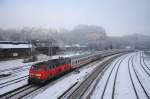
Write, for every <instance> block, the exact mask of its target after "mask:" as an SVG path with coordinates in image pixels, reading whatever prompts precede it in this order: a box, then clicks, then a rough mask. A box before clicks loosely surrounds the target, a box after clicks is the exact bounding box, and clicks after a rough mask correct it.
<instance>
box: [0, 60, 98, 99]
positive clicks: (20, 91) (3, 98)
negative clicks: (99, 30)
mask: <svg viewBox="0 0 150 99" xmlns="http://www.w3.org/2000/svg"><path fill="white" fill-rule="evenodd" d="M96 63H98V61H95V62H93V63H91V64H89V67H90V66H91V65H95V64H96ZM85 67H86V68H88V66H85ZM82 68H84V67H82ZM82 68H81V69H82ZM73 72H74V71H73ZM73 72H70V73H73ZM70 73H69V74H70ZM69 74H67V75H65V77H67V76H69ZM26 77H27V76H26ZM26 77H22V78H18V79H14V80H12V81H9V82H4V83H1V84H0V85H1V87H6V86H7V85H9V84H10V83H12V84H13V83H15V82H16V83H17V81H18V82H19V81H21V80H23V79H26ZM62 79H63V77H62ZM56 82H57V80H56V81H52V82H50V83H47V84H44V85H42V86H36V85H29V84H27V85H24V86H22V87H19V88H17V89H15V90H12V91H10V92H7V93H4V94H2V95H0V99H18V98H24V97H28V96H30V94H31V95H32V94H33V95H36V92H37V93H38V92H40V91H44V90H46V89H47V88H48V87H49V86H51V85H53V84H54V83H56ZM76 84H77V83H76ZM34 92H35V93H34Z"/></svg>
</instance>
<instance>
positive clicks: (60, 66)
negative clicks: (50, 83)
mask: <svg viewBox="0 0 150 99" xmlns="http://www.w3.org/2000/svg"><path fill="white" fill-rule="evenodd" d="M70 70H71V59H70V58H61V59H52V60H49V61H45V62H40V63H37V64H35V65H32V66H31V68H30V70H29V79H28V82H29V83H31V82H35V83H39V82H40V83H44V82H45V81H47V80H48V79H51V78H53V77H56V76H58V75H60V74H62V73H65V72H67V71H70Z"/></svg>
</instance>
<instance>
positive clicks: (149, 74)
mask: <svg viewBox="0 0 150 99" xmlns="http://www.w3.org/2000/svg"><path fill="white" fill-rule="evenodd" d="M141 54H142V53H140V65H141V67H142V68H143V70H144V71H145V72H146V74H147V75H148V76H150V73H149V72H148V71H147V70H146V69H145V67H144V65H143V64H142V55H141Z"/></svg>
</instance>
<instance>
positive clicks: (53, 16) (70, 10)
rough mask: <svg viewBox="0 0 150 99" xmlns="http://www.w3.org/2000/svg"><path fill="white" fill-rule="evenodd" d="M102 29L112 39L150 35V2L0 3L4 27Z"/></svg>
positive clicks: (0, 23) (26, 0)
mask: <svg viewBox="0 0 150 99" xmlns="http://www.w3.org/2000/svg"><path fill="white" fill-rule="evenodd" d="M78 24H88V25H98V26H102V27H104V28H105V29H106V32H107V34H108V35H113V36H121V35H127V34H131V33H143V34H149V33H150V27H149V26H150V0H0V27H1V28H18V27H19V28H21V27H46V28H49V27H52V28H66V29H72V28H73V27H74V26H76V25H78Z"/></svg>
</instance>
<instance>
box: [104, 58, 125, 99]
mask: <svg viewBox="0 0 150 99" xmlns="http://www.w3.org/2000/svg"><path fill="white" fill-rule="evenodd" d="M124 58H125V57H123V58H120V59H118V60H117V61H116V63H115V64H114V66H113V68H112V69H111V71H110V74H109V76H108V78H107V80H106V84H105V87H104V89H103V93H102V95H101V99H104V95H105V92H106V88H107V86H108V82H109V81H110V77H111V75H112V73H113V71H114V69H115V67H116V66H117V63H118V62H119V64H118V67H117V70H116V73H115V79H114V82H113V89H112V94H111V97H112V99H114V92H115V86H116V79H117V74H118V70H119V67H120V64H121V62H122V61H123V59H124Z"/></svg>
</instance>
